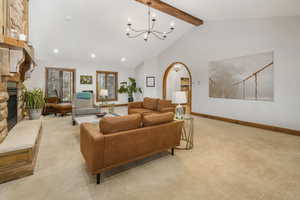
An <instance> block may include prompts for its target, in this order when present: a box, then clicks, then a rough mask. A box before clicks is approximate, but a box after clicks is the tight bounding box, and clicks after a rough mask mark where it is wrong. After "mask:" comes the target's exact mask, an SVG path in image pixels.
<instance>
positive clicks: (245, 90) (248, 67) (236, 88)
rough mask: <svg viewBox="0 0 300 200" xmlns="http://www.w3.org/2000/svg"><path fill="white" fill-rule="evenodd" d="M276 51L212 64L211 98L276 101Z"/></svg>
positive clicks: (210, 76)
mask: <svg viewBox="0 0 300 200" xmlns="http://www.w3.org/2000/svg"><path fill="white" fill-rule="evenodd" d="M273 57H274V53H273V52H266V53H259V54H254V55H248V56H242V57H236V58H232V59H226V60H220V61H212V62H210V63H209V97H211V98H229V99H244V100H258V101H273V96H274V91H273V80H274V78H273V70H274V69H273V65H274V62H273Z"/></svg>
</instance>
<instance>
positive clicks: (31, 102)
mask: <svg viewBox="0 0 300 200" xmlns="http://www.w3.org/2000/svg"><path fill="white" fill-rule="evenodd" d="M22 99H23V101H24V104H25V108H26V109H27V112H28V115H29V119H31V120H34V119H39V118H40V116H41V114H42V110H43V107H44V104H45V100H44V94H43V90H42V89H33V90H28V89H26V88H25V87H24V88H23V91H22Z"/></svg>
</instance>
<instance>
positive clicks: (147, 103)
mask: <svg viewBox="0 0 300 200" xmlns="http://www.w3.org/2000/svg"><path fill="white" fill-rule="evenodd" d="M157 102H158V99H154V98H149V97H146V98H144V101H143V108H145V109H149V110H157Z"/></svg>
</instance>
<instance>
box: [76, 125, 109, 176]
mask: <svg viewBox="0 0 300 200" xmlns="http://www.w3.org/2000/svg"><path fill="white" fill-rule="evenodd" d="M98 127H99V126H98V124H91V123H83V124H81V126H80V151H81V153H82V155H83V157H84V159H85V161H86V164H87V168H88V170H89V171H90V172H91V173H92V174H96V173H97V171H99V170H100V169H101V168H103V163H104V135H103V134H102V133H101V132H99V128H98Z"/></svg>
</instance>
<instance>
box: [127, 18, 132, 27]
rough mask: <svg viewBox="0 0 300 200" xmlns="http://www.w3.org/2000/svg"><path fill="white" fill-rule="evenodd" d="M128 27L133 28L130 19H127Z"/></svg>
mask: <svg viewBox="0 0 300 200" xmlns="http://www.w3.org/2000/svg"><path fill="white" fill-rule="evenodd" d="M127 25H128V26H131V19H130V18H128V19H127Z"/></svg>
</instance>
